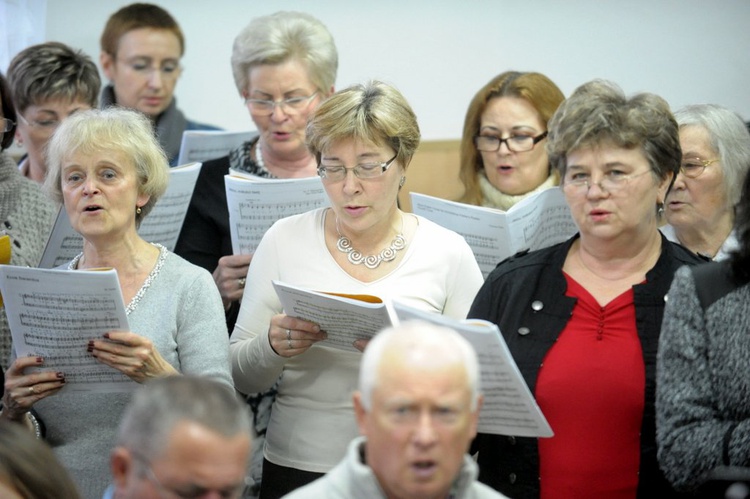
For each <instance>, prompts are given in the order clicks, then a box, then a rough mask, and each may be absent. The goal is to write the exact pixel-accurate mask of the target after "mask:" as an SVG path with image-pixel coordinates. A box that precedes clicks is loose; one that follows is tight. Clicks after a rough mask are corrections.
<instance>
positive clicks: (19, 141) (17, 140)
mask: <svg viewBox="0 0 750 499" xmlns="http://www.w3.org/2000/svg"><path fill="white" fill-rule="evenodd" d="M13 136H14V137H15V139H16V142H18V145H19V146H20V145H21V144H23V137H21V132H19V131H18V125H16V131H15V133H13Z"/></svg>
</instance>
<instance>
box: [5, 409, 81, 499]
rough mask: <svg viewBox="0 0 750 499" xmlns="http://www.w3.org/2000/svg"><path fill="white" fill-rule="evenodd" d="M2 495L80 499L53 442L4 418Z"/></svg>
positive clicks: (22, 498) (17, 498)
mask: <svg viewBox="0 0 750 499" xmlns="http://www.w3.org/2000/svg"><path fill="white" fill-rule="evenodd" d="M0 497H3V498H4V499H57V498H59V497H65V498H69V499H78V498H79V497H80V495H79V494H78V490H76V487H75V484H74V483H73V481H72V480H71V479H70V476H69V475H68V472H67V471H66V470H65V468H63V467H62V465H61V464H60V462H59V461H58V460H57V458H56V457H55V454H54V453H53V452H52V450H50V448H49V446H47V444H45V443H44V442H41V441H39V440H37V439H36V438H34V436H33V435H31V434H30V433H29V432H27V431H25V430H23V429H22V428H21V427H20V426H18V425H15V424H12V423H8V422H5V421H3V422H0Z"/></svg>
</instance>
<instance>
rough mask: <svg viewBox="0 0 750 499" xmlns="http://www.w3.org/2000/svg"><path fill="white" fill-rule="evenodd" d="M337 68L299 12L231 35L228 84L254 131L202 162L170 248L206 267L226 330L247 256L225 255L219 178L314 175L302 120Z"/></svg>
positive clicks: (329, 45) (324, 40) (329, 87)
mask: <svg viewBox="0 0 750 499" xmlns="http://www.w3.org/2000/svg"><path fill="white" fill-rule="evenodd" d="M337 68H338V54H337V52H336V46H335V45H334V43H333V37H332V36H331V34H330V33H329V32H328V29H326V27H325V26H324V25H323V24H322V23H321V22H320V21H318V20H317V19H315V18H314V17H312V16H310V15H308V14H304V13H301V12H277V13H275V14H272V15H269V16H263V17H258V18H255V19H253V20H252V21H251V22H250V24H248V25H247V26H246V27H245V28H244V29H243V30H242V31H241V32H240V34H239V35H237V37H236V38H235V40H234V47H233V49H232V72H233V74H234V81H235V84H236V85H237V91H238V92H239V93H240V95H241V96H242V98H243V99H244V101H245V105H246V106H247V109H248V111H249V112H250V118H251V119H252V120H253V123H254V124H255V127H256V128H257V130H258V135H257V136H256V137H254V138H253V139H251V140H250V141H248V142H246V143H245V144H243V145H242V147H240V148H238V149H237V150H234V151H232V152H231V153H230V154H229V155H228V156H225V157H223V158H219V159H217V160H215V161H209V162H207V163H205V164H204V165H203V168H202V169H201V173H200V177H199V178H198V181H197V182H196V186H195V192H194V193H193V197H192V200H191V202H190V207H189V209H188V212H187V215H186V217H185V223H184V224H183V226H182V232H181V233H180V239H179V240H178V241H177V246H176V247H175V252H176V253H177V254H178V255H180V256H182V257H184V258H185V259H186V260H188V261H189V262H191V263H194V264H195V265H200V266H201V267H203V268H204V269H206V270H208V271H209V272H213V275H214V280H215V281H216V285H217V287H218V288H219V292H220V293H221V296H222V298H223V300H224V306H225V307H226V308H227V325H228V326H229V330H230V331H231V330H232V329H233V327H234V321H235V319H236V318H237V312H238V310H239V302H240V300H241V299H242V292H243V289H244V287H245V278H246V276H247V267H248V265H249V264H250V259H251V258H252V255H232V239H231V235H230V231H229V211H228V208H227V195H226V191H225V188H224V175H226V174H227V173H229V168H232V169H235V170H241V171H245V172H247V173H251V174H253V175H257V176H259V177H265V178H294V177H312V176H314V175H315V174H316V167H317V165H316V163H315V158H314V157H313V156H312V154H310V152H309V151H308V150H307V146H306V145H305V123H306V122H307V117H308V116H309V114H310V113H311V112H312V111H313V110H314V109H315V108H316V107H317V106H318V105H319V104H320V103H321V102H322V101H323V99H325V98H326V97H328V96H329V95H330V94H331V93H333V85H334V82H335V81H336V70H337Z"/></svg>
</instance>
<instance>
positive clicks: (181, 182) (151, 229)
mask: <svg viewBox="0 0 750 499" xmlns="http://www.w3.org/2000/svg"><path fill="white" fill-rule="evenodd" d="M200 172H201V163H190V164H187V165H182V166H177V167H174V168H170V169H169V185H168V186H167V191H166V192H165V193H164V195H163V196H162V197H161V198H159V201H157V202H156V204H155V205H154V207H153V209H152V210H151V213H149V214H148V215H147V216H146V218H144V219H143V221H142V222H141V226H140V227H139V228H138V234H139V235H140V236H141V237H142V238H143V239H145V240H146V241H148V242H150V243H159V244H162V245H164V246H165V247H166V248H167V249H168V250H169V251H174V247H175V246H176V245H177V239H178V238H179V237H180V231H181V230H182V223H183V222H184V221H185V214H186V213H187V210H188V207H189V206H190V198H192V197H193V189H194V188H195V182H196V180H198V175H199V174H200Z"/></svg>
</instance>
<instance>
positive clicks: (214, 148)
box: [177, 130, 256, 165]
mask: <svg viewBox="0 0 750 499" xmlns="http://www.w3.org/2000/svg"><path fill="white" fill-rule="evenodd" d="M255 135H256V133H255V132H250V131H246V132H225V131H223V130H185V131H184V132H182V144H181V145H180V154H179V156H178V159H177V164H178V165H183V164H185V163H192V162H194V161H202V162H205V161H208V160H209V159H216V158H221V157H222V156H226V155H227V154H229V151H231V150H232V149H236V148H238V147H240V146H241V145H242V144H243V143H245V142H247V141H248V140H250V139H252V138H253V137H254V136H255Z"/></svg>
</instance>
